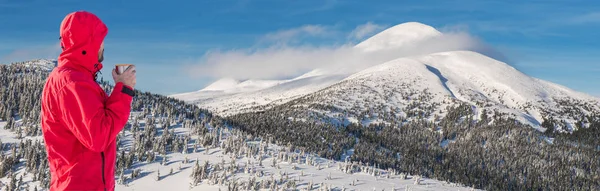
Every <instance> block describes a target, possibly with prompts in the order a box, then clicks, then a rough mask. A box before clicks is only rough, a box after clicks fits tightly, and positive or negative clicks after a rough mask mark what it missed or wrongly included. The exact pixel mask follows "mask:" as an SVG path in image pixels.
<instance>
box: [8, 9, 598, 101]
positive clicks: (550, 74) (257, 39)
mask: <svg viewBox="0 0 600 191" xmlns="http://www.w3.org/2000/svg"><path fill="white" fill-rule="evenodd" d="M76 10H87V11H90V12H93V13H95V14H97V15H98V16H99V17H100V18H101V19H102V20H103V21H104V22H105V23H106V24H107V26H108V27H109V34H108V36H107V38H106V43H105V46H106V52H105V57H106V59H105V62H104V64H105V66H106V67H107V68H108V67H112V66H114V64H116V63H133V64H136V65H137V66H138V71H139V72H138V85H137V88H138V89H142V90H148V91H153V92H157V93H162V94H171V93H178V92H188V91H195V90H199V89H202V88H203V87H204V86H206V85H207V84H208V83H210V82H212V81H213V80H215V78H218V75H210V74H206V72H204V73H203V72H197V73H194V70H193V69H197V68H198V66H200V68H202V65H204V64H206V63H207V60H211V59H220V60H223V59H233V60H234V61H238V60H240V59H239V58H240V57H235V56H236V55H238V54H236V52H237V51H240V50H241V51H242V52H245V53H243V54H252V53H253V52H260V51H263V52H264V51H265V50H266V52H268V51H269V50H273V49H277V48H274V47H293V48H300V49H310V50H314V51H319V50H321V49H320V48H322V47H338V46H343V45H347V44H353V43H356V42H359V41H360V40H364V39H365V38H367V37H368V36H369V35H372V34H375V33H376V32H379V31H381V30H384V29H385V28H386V27H390V26H393V25H396V24H400V23H403V22H409V21H417V22H421V23H424V24H427V25H431V26H433V27H435V28H437V29H438V30H441V31H461V32H465V33H468V34H469V35H471V36H473V37H475V38H478V39H480V40H481V41H484V42H485V43H486V44H488V45H489V46H491V47H493V48H494V49H495V50H497V51H498V52H501V53H502V54H503V55H504V56H505V57H506V58H507V59H506V60H507V61H508V62H509V64H511V65H513V66H514V67H516V68H517V69H519V70H521V71H523V72H524V73H526V74H528V75H531V76H533V77H537V78H541V79H544V80H548V81H551V82H555V83H558V84H561V85H565V86H568V87H570V88H572V89H575V90H578V91H583V92H586V93H589V94H592V95H596V96H600V75H598V74H599V73H600V56H599V55H600V51H599V48H598V47H600V38H599V35H598V34H600V33H598V31H600V2H599V1H592V0H564V1H558V0H544V1H541V0H538V1H513V0H506V1H492V0H462V1H459V0H422V1H410V2H407V1H396V0H390V1H377V0H373V1H357V0H347V1H342V0H302V1H285V0H268V1H266V0H257V1H249V0H239V1H232V0H197V1H161V0H147V1H136V2H134V1H93V2H92V1H45V0H0V63H9V62H13V61H22V60H28V59H33V58H56V57H57V56H58V54H59V51H60V50H59V48H58V44H57V43H58V29H59V25H60V22H61V21H62V19H63V17H64V16H65V15H66V14H68V13H69V12H73V11H76ZM215 55H217V56H215ZM228 56H234V57H235V58H238V59H237V60H236V59H235V58H223V57H228ZM238 56H239V55H238ZM241 58H246V57H243V56H241ZM242 61H243V59H242ZM242 64H243V63H242ZM300 69H301V70H306V68H300ZM298 72H304V71H294V72H291V73H286V74H285V75H289V76H293V75H295V74H297V73H298ZM104 73H105V74H104V78H105V79H106V78H111V77H110V72H109V70H108V69H105V70H104ZM267 77H271V78H277V77H281V75H279V76H272V75H270V76H269V75H267Z"/></svg>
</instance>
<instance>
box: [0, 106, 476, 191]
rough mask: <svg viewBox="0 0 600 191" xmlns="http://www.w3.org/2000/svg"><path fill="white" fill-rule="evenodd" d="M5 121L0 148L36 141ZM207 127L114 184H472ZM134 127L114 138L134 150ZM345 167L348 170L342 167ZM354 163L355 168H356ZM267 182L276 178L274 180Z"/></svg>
mask: <svg viewBox="0 0 600 191" xmlns="http://www.w3.org/2000/svg"><path fill="white" fill-rule="evenodd" d="M132 116H135V117H133V118H137V117H138V116H140V113H139V112H133V113H132ZM158 119H160V118H158ZM161 120H162V119H161ZM161 120H159V121H161ZM130 123H136V122H133V120H132V121H130ZM15 124H16V125H21V124H22V120H18V121H16V122H15ZM5 125H6V122H5V121H0V140H1V143H0V144H1V145H3V146H4V147H0V148H17V145H19V144H22V143H23V142H28V140H31V141H33V142H35V143H34V144H37V143H38V142H37V141H41V142H43V138H42V136H41V135H39V136H25V137H22V138H18V136H17V135H16V134H15V133H14V132H11V131H10V130H7V129H4V126H5ZM139 126H140V127H141V129H140V130H138V132H137V133H139V131H144V132H149V131H148V130H146V128H148V125H147V124H146V121H145V120H140V121H139ZM154 128H155V130H154V131H155V132H156V133H157V134H160V135H163V134H167V133H168V132H166V131H165V129H168V130H169V132H171V133H173V134H174V135H175V136H176V137H185V136H190V135H191V134H193V133H191V131H192V128H190V126H189V125H188V126H187V127H186V126H185V125H183V124H173V125H172V126H171V127H169V128H165V127H163V126H162V125H160V124H157V125H156V126H155V127H154ZM211 129H213V128H211ZM212 132H213V133H215V134H214V135H215V137H218V140H216V141H215V142H214V144H212V145H210V146H206V147H196V146H198V141H190V142H189V143H188V144H187V145H186V146H184V148H186V149H187V150H186V151H185V152H169V153H167V154H166V155H163V156H157V157H156V159H155V160H154V161H150V162H148V161H137V162H134V163H133V165H132V167H131V169H128V170H125V171H124V175H123V176H121V175H120V174H117V175H115V179H116V181H117V185H116V188H115V189H116V190H131V191H134V190H174V191H175V190H176V191H179V190H198V191H199V190H215V191H216V190H228V188H230V186H232V185H233V182H235V185H236V188H237V189H234V190H254V188H256V187H259V188H261V189H260V190H280V189H281V190H293V189H303V190H304V189H308V190H317V189H319V190H326V189H327V188H328V189H331V190H343V189H346V190H373V189H376V190H383V189H384V190H398V189H400V190H415V191H418V190H440V191H443V190H452V191H455V190H459V191H460V190H465V191H466V190H473V189H472V188H468V187H464V186H460V185H459V184H455V183H448V182H445V181H438V180H434V179H428V178H422V177H419V176H412V175H405V174H401V173H398V172H397V171H393V170H384V169H377V168H372V167H369V166H367V165H359V164H358V163H352V162H342V161H333V160H327V159H323V158H320V157H318V156H315V155H312V154H309V153H300V152H294V151H290V149H289V148H286V147H281V146H278V145H274V144H266V143H265V142H261V141H253V140H252V141H244V140H245V137H243V136H240V134H239V131H237V132H236V131H231V129H222V130H220V131H219V132H220V133H219V135H218V136H217V134H216V132H217V131H212ZM137 133H136V132H132V129H131V128H127V129H125V130H123V132H122V133H121V134H120V138H119V141H118V144H119V145H120V146H119V150H120V151H127V153H132V152H134V151H135V147H134V145H135V142H136V141H135V140H134V138H133V136H135V134H137ZM191 138H192V140H199V139H201V138H200V137H196V136H192V137H191ZM194 142H195V143H194ZM233 142H242V144H243V145H240V147H238V148H234V150H238V149H239V150H240V151H238V152H235V153H237V154H234V153H231V152H229V153H226V151H225V150H229V149H231V148H230V146H231V145H230V144H231V143H233ZM42 144H43V143H42ZM18 148H19V150H20V149H23V148H22V146H21V147H18ZM255 149H256V153H255V152H254V150H255ZM13 151H15V150H12V151H11V150H10V149H8V150H5V151H3V156H10V155H11V154H12V152H13ZM42 152H45V151H42ZM131 156H133V155H131ZM138 157H140V156H138ZM22 160H24V159H22ZM39 160H45V159H39ZM196 163H198V164H199V165H201V167H202V166H204V165H205V164H208V165H210V167H207V168H208V169H209V170H210V171H211V175H210V176H209V177H206V178H205V180H203V181H202V182H199V183H198V184H196V185H195V184H193V183H192V182H193V178H192V177H191V175H192V174H193V172H194V170H195V165H196ZM0 164H2V163H0ZM346 167H348V169H349V170H350V171H345V170H344V169H345V168H346ZM342 168H344V169H342ZM218 169H222V170H218ZM223 169H231V170H223ZM359 169H360V171H361V172H358V171H359ZM13 170H14V173H15V174H14V177H16V179H17V180H19V179H21V180H22V181H21V182H20V183H16V185H17V187H18V188H19V189H17V190H34V188H35V189H36V190H45V189H43V188H42V186H41V185H40V182H39V181H34V180H33V177H34V175H33V174H32V173H30V172H29V173H26V168H25V166H24V165H19V166H17V167H15V168H14V169H13ZM133 171H138V173H139V175H138V177H132V172H133ZM213 180H214V181H213ZM417 181H418V182H417ZM267 182H269V183H267ZM272 182H278V183H277V185H275V184H273V183H272ZM10 183H11V180H10V176H6V177H4V178H0V188H2V189H4V188H5V185H9V184H10ZM249 183H251V184H249ZM267 184H270V185H271V186H268V187H267V188H269V189H267V188H263V187H264V186H265V185H267ZM285 188H288V189H285ZM309 188H312V189H309Z"/></svg>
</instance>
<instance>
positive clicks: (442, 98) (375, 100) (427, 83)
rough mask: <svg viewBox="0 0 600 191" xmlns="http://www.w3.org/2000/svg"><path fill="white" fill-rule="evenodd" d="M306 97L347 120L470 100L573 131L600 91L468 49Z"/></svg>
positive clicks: (369, 72) (477, 106)
mask: <svg viewBox="0 0 600 191" xmlns="http://www.w3.org/2000/svg"><path fill="white" fill-rule="evenodd" d="M306 97H307V98H305V100H308V101H304V102H300V105H304V106H309V105H330V106H334V107H336V108H338V109H341V110H343V111H352V112H354V115H352V114H350V115H348V116H347V117H348V118H349V119H348V120H349V121H356V120H359V119H357V118H363V117H364V116H360V113H361V112H364V111H373V110H374V109H377V110H378V111H385V114H378V115H390V116H380V117H373V116H369V117H370V118H373V119H370V120H377V119H382V118H388V117H391V118H394V117H395V116H397V117H399V118H396V120H400V118H413V117H424V118H430V119H433V118H434V117H435V116H436V115H438V116H444V115H445V113H444V111H445V108H446V106H452V105H456V104H459V103H467V104H470V105H472V108H473V109H474V111H475V113H476V114H477V115H478V116H479V115H481V112H482V111H483V110H484V109H485V110H486V111H487V112H488V114H489V115H491V113H492V112H493V111H499V112H501V113H508V114H510V115H512V116H513V117H515V118H516V119H518V120H520V121H521V122H523V123H526V124H530V125H532V126H534V127H538V126H539V125H540V124H541V123H542V122H543V118H544V117H546V118H549V117H550V116H552V117H553V118H554V119H560V120H565V127H567V129H564V130H567V131H570V130H573V129H572V128H574V126H575V124H576V123H577V122H578V121H579V120H582V118H581V116H582V115H588V114H591V113H593V112H596V113H599V112H600V105H599V100H598V98H596V97H592V96H589V95H586V94H583V93H579V92H576V91H573V90H570V89H568V88H566V87H563V86H560V85H557V84H553V83H550V82H547V81H543V80H540V79H536V78H532V77H529V76H527V75H525V74H523V73H521V72H519V71H518V70H516V69H515V68H513V67H511V66H509V65H508V64H506V63H503V62H500V61H497V60H494V59H491V58H489V57H487V56H484V55H481V54H479V53H475V52H470V51H453V52H443V53H436V54H431V55H425V56H416V57H406V58H399V59H397V60H393V61H390V62H387V63H383V64H380V65H377V66H374V67H371V68H368V69H366V70H363V71H361V72H358V73H356V74H354V75H352V76H350V77H348V78H346V79H344V80H342V81H341V82H340V83H337V84H335V85H333V86H331V87H328V88H326V89H324V90H322V91H319V92H317V93H314V94H310V95H308V96H306ZM313 109H314V108H313ZM320 112H324V113H329V115H332V114H331V113H330V111H320ZM352 112H350V113H352ZM363 120H364V118H363ZM583 122H584V124H583V125H584V126H585V121H583Z"/></svg>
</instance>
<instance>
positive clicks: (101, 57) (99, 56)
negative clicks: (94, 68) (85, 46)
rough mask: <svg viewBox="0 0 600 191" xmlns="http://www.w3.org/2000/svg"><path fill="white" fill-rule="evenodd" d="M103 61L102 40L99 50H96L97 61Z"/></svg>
mask: <svg viewBox="0 0 600 191" xmlns="http://www.w3.org/2000/svg"><path fill="white" fill-rule="evenodd" d="M102 61H104V42H102V45H100V50H98V62H102Z"/></svg>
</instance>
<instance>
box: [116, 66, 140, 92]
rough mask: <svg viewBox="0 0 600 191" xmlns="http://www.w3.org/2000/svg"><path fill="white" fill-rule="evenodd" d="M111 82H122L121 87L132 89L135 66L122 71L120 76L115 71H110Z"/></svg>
mask: <svg viewBox="0 0 600 191" xmlns="http://www.w3.org/2000/svg"><path fill="white" fill-rule="evenodd" d="M112 76H113V80H115V84H116V83H119V82H122V83H123V85H126V86H129V87H131V88H133V87H134V86H135V80H136V79H135V65H131V66H129V67H128V68H127V70H125V71H123V73H121V74H117V71H116V70H115V69H113V71H112Z"/></svg>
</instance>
